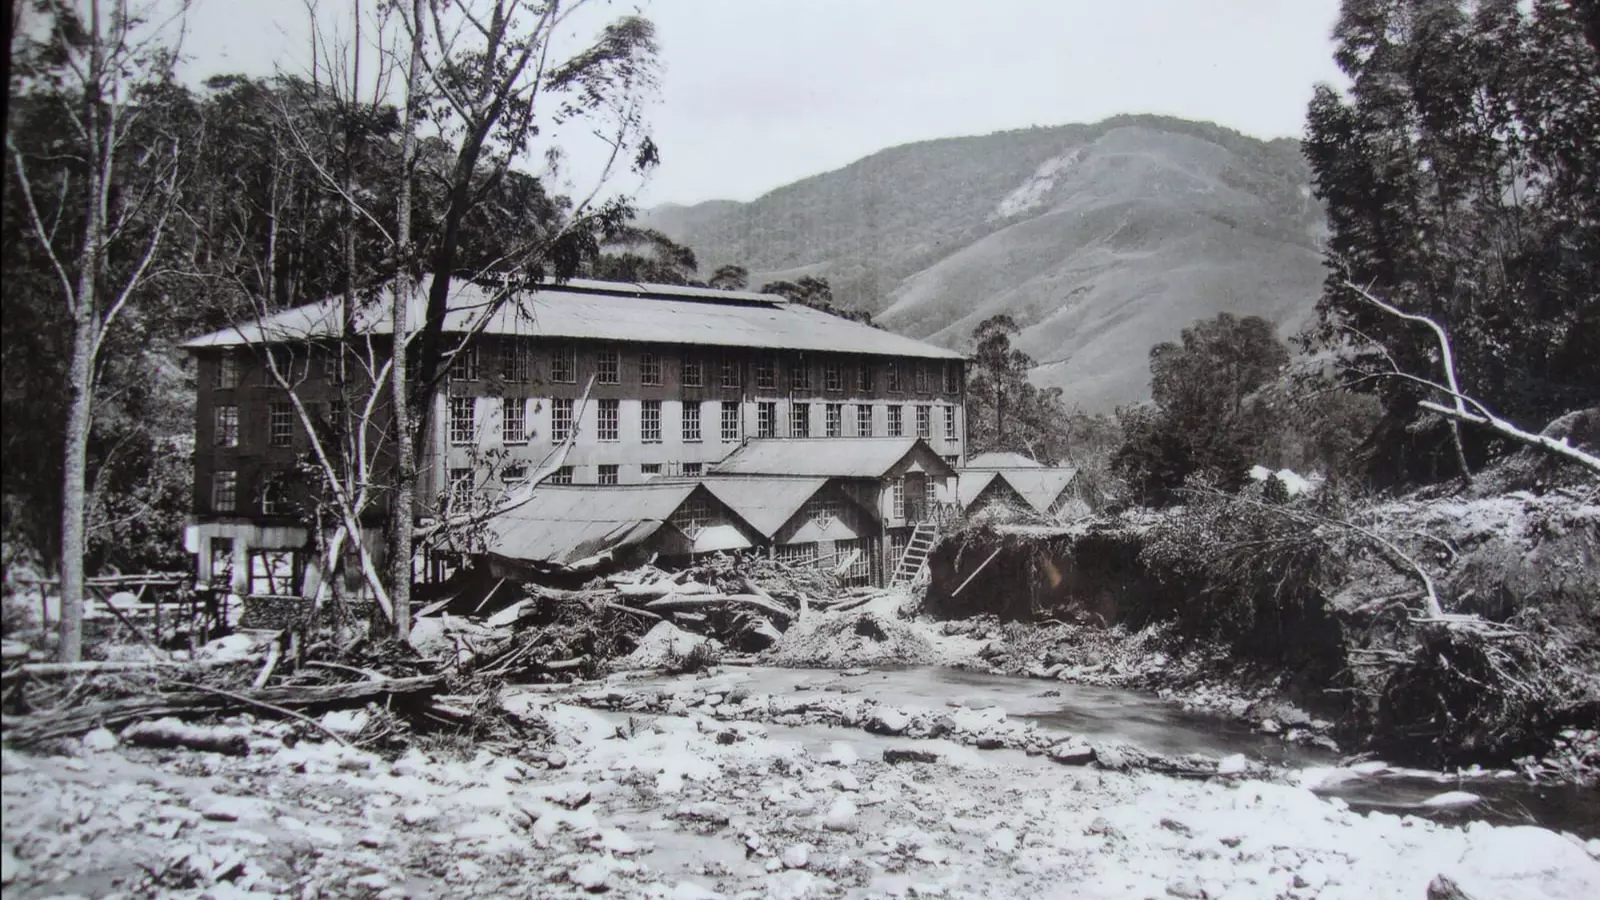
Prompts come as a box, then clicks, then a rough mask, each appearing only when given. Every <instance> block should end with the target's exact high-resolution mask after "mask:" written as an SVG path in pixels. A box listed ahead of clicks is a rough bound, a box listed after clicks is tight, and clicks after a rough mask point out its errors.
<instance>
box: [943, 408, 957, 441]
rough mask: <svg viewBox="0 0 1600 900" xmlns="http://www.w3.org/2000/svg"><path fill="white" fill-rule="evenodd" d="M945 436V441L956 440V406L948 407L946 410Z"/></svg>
mask: <svg viewBox="0 0 1600 900" xmlns="http://www.w3.org/2000/svg"><path fill="white" fill-rule="evenodd" d="M944 436H945V440H950V441H953V440H955V439H956V408H955V407H954V406H946V407H945V408H944Z"/></svg>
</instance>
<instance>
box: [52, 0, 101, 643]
mask: <svg viewBox="0 0 1600 900" xmlns="http://www.w3.org/2000/svg"><path fill="white" fill-rule="evenodd" d="M89 28H90V32H89V33H90V35H91V37H90V46H89V59H88V73H87V77H86V78H85V79H84V91H83V117H84V118H83V121H84V124H85V125H86V126H88V127H87V135H86V136H87V137H88V138H89V142H88V150H89V152H88V154H87V156H88V163H89V164H88V166H86V167H85V169H86V171H85V172H84V177H85V179H86V180H87V184H86V185H85V191H84V196H85V200H86V202H85V204H84V224H83V246H82V247H81V248H80V249H79V251H78V278H77V281H78V284H77V291H76V294H77V296H76V297H72V298H69V299H70V300H72V301H74V302H73V306H72V332H73V333H72V364H71V367H70V368H69V369H68V371H67V378H68V390H69V391H70V392H71V395H72V399H71V401H70V404H71V405H70V406H69V407H68V408H67V435H66V447H65V456H64V459H63V460H62V473H61V622H60V635H61V646H60V647H59V648H58V651H57V653H58V658H59V659H60V660H61V661H62V662H77V661H78V660H80V659H82V658H83V593H84V583H83V581H84V571H83V556H84V551H85V549H86V548H85V540H84V538H85V534H84V532H85V521H84V520H85V518H86V517H87V508H86V507H87V503H86V500H87V497H88V491H87V482H88V472H89V428H90V425H91V423H92V421H93V413H94V357H95V351H96V350H97V349H98V343H99V342H98V340H97V335H96V333H95V332H96V326H97V325H98V324H99V323H98V321H97V319H98V316H97V315H96V307H95V301H96V299H97V298H96V295H95V291H96V289H97V288H98V287H99V275H100V256H101V252H100V251H101V247H100V245H101V243H102V241H103V240H104V237H105V236H104V233H103V232H104V230H105V229H104V226H105V223H104V222H103V221H102V219H101V215H102V213H103V212H104V207H103V206H102V205H101V204H102V203H103V202H104V200H105V197H104V193H105V182H106V179H108V178H110V177H111V173H110V172H109V171H107V168H106V164H108V163H109V162H110V161H111V159H112V156H111V153H110V152H109V151H110V148H109V147H106V148H102V147H101V141H102V140H106V141H107V142H108V143H109V136H107V135H102V134H101V129H100V124H101V121H102V117H101V113H100V103H101V97H100V85H101V79H102V78H103V77H104V69H105V47H104V46H103V45H102V43H101V39H100V4H99V3H98V2H94V3H91V4H90V5H89Z"/></svg>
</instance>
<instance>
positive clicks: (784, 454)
mask: <svg viewBox="0 0 1600 900" xmlns="http://www.w3.org/2000/svg"><path fill="white" fill-rule="evenodd" d="M918 445H921V447H922V449H923V450H924V451H925V454H924V455H925V456H926V457H929V458H930V459H931V461H933V462H935V463H937V465H938V467H939V472H938V474H941V475H950V474H953V473H954V472H955V470H954V469H952V468H951V467H950V464H949V463H947V462H945V461H944V460H943V459H941V458H940V457H939V455H938V454H937V453H935V452H934V450H933V448H932V447H929V446H928V444H927V442H925V441H923V440H922V439H921V438H914V437H910V438H766V439H759V438H758V439H756V440H751V441H747V442H746V443H745V445H744V446H743V447H740V448H739V449H737V450H735V451H733V452H732V453H730V454H728V456H727V458H726V459H724V460H723V461H722V462H719V463H717V464H716V465H714V466H712V467H711V473H712V474H713V475H805V476H813V477H819V476H820V477H823V478H882V477H883V476H884V474H885V473H887V472H888V471H889V470H890V469H892V468H894V467H895V465H896V464H897V463H899V462H900V461H901V460H903V459H905V458H906V456H907V455H909V454H911V453H912V452H914V451H915V450H916V449H917V447H918Z"/></svg>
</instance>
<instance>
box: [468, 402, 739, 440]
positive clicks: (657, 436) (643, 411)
mask: <svg viewBox="0 0 1600 900" xmlns="http://www.w3.org/2000/svg"><path fill="white" fill-rule="evenodd" d="M574 403H575V401H573V400H571V399H570V398H566V399H557V400H552V401H550V440H551V441H552V442H554V443H558V444H559V443H561V442H562V441H565V440H567V439H568V438H570V437H571V436H572V419H573V413H574V412H575V407H574ZM595 406H596V414H595V431H596V435H597V437H598V438H599V439H600V440H602V441H616V440H621V434H622V401H620V400H599V401H596V404H595ZM719 413H720V419H719V420H718V425H719V426H720V431H719V436H720V437H721V439H722V441H723V442H724V443H735V442H737V441H738V440H739V439H740V437H741V436H742V435H741V433H740V431H741V429H740V419H739V404H738V402H737V401H731V400H725V401H723V402H722V403H721V404H720V406H719ZM700 414H701V410H700V404H698V403H686V404H684V405H683V407H682V409H681V415H680V421H679V435H680V436H681V439H682V440H684V441H686V442H690V443H693V442H698V441H702V440H704V439H705V437H704V433H703V430H702V428H701V418H700ZM477 416H478V404H477V401H476V399H475V398H472V397H451V398H450V420H449V423H448V427H449V432H450V443H452V444H455V445H457V446H470V445H472V444H475V443H477V437H478V421H477ZM529 437H530V435H529V432H528V420H527V405H526V404H525V402H524V401H522V400H517V399H512V400H502V401H500V440H501V441H502V442H503V443H507V444H523V443H527V442H528V440H529ZM639 438H640V440H641V441H643V442H644V443H647V444H658V443H661V441H662V439H663V437H662V418H661V401H660V400H645V401H643V402H642V403H641V404H640V406H639Z"/></svg>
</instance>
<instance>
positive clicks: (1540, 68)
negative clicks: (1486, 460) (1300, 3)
mask: <svg viewBox="0 0 1600 900" xmlns="http://www.w3.org/2000/svg"><path fill="white" fill-rule="evenodd" d="M1595 10H1596V7H1595V5H1594V4H1593V3H1590V2H1583V0H1532V2H1518V0H1480V2H1470V3H1469V2H1465V0H1345V2H1344V3H1343V5H1342V11H1341V16H1340V19H1339V23H1338V26H1337V29H1336V31H1335V39H1336V41H1337V50H1336V53H1335V59H1336V61H1337V62H1338V64H1339V67H1340V68H1341V69H1342V70H1343V71H1344V73H1345V74H1346V75H1347V76H1348V77H1349V79H1350V87H1349V89H1348V91H1340V90H1336V89H1335V88H1333V87H1331V86H1328V85H1322V86H1319V87H1318V88H1317V90H1316V93H1315V96H1314V98H1313V99H1312V101H1311V105H1310V109H1309V113H1308V117H1307V127H1306V140H1305V147H1304V150H1305V155H1306V158H1307V160H1308V161H1309V162H1310V164H1311V168H1312V172H1313V177H1314V183H1315V190H1316V194H1317V196H1318V197H1319V198H1320V199H1321V200H1322V201H1323V203H1324V204H1325V205H1326V208H1327V214H1328V226H1329V235H1328V242H1327V252H1328V258H1329V263H1330V268H1331V270H1332V271H1331V274H1330V275H1329V278H1328V281H1327V285H1326V288H1325V290H1324V292H1323V295H1322V298H1321V300H1320V301H1319V303H1318V307H1317V310H1318V320H1317V322H1316V324H1315V326H1314V327H1313V328H1312V329H1311V331H1310V332H1309V334H1308V335H1307V344H1308V345H1309V346H1312V347H1320V348H1332V349H1336V350H1340V351H1342V354H1341V369H1340V372H1339V375H1340V377H1341V378H1342V379H1343V380H1344V381H1346V382H1348V383H1352V384H1354V385H1356V386H1358V387H1359V388H1360V389H1361V390H1364V391H1371V392H1373V393H1375V394H1376V395H1377V396H1378V397H1379V398H1380V399H1381V400H1382V402H1383V405H1384V410H1385V420H1384V422H1383V424H1382V426H1381V427H1380V429H1379V431H1378V433H1377V434H1376V435H1375V436H1374V441H1373V443H1372V445H1371V449H1372V450H1373V451H1374V452H1373V453H1372V459H1373V462H1374V466H1373V472H1372V474H1373V475H1374V476H1375V477H1376V478H1377V479H1378V480H1379V481H1380V483H1385V484H1395V483H1404V482H1410V481H1416V480H1425V481H1426V480H1434V479H1438V478H1442V477H1448V476H1452V475H1455V474H1457V472H1456V468H1457V466H1456V463H1455V461H1454V460H1453V458H1452V454H1450V453H1447V452H1445V451H1446V446H1447V445H1445V444H1444V441H1443V438H1444V431H1443V429H1441V428H1439V427H1437V425H1436V423H1435V425H1434V426H1433V427H1430V426H1429V424H1428V423H1427V422H1426V421H1421V422H1419V421H1418V414H1417V411H1416V401H1417V400H1418V399H1420V398H1423V397H1427V398H1429V399H1433V400H1436V401H1438V400H1448V398H1446V397H1442V396H1440V394H1439V392H1437V391H1429V390H1428V389H1427V388H1425V387H1421V386H1419V385H1417V384H1415V383H1412V382H1409V381H1406V380H1403V379H1401V378H1397V377H1395V376H1394V372H1395V371H1396V370H1398V371H1399V372H1403V373H1405V374H1407V375H1412V376H1418V377H1421V378H1425V379H1428V380H1430V381H1433V382H1441V381H1443V374H1442V372H1441V368H1440V358H1439V354H1438V350H1437V344H1436V341H1435V339H1434V337H1433V335H1432V334H1431V333H1429V331H1428V330H1427V329H1426V328H1423V327H1419V326H1418V325H1415V324H1411V323H1406V322H1403V321H1401V320H1399V319H1397V318H1395V317H1393V316H1391V315H1389V314H1387V313H1385V312H1383V311H1381V310H1379V309H1378V308H1377V307H1375V306H1374V305H1372V304H1370V303H1367V302H1365V301H1363V300H1362V299H1361V298H1360V297H1359V296H1357V295H1356V294H1355V293H1354V292H1353V291H1351V290H1350V289H1348V288H1347V287H1346V284H1345V283H1346V282H1347V281H1348V282H1350V283H1353V284H1356V285H1360V286H1362V287H1364V288H1368V289H1370V290H1371V291H1372V293H1373V294H1375V295H1376V296H1379V297H1381V298H1384V299H1385V300H1387V301H1389V302H1391V303H1393V304H1394V305H1396V306H1398V307H1400V308H1401V309H1404V310H1406V311H1409V312H1413V313H1419V314H1422V315H1426V316H1429V317H1431V318H1432V319H1433V320H1435V321H1436V322H1438V323H1439V324H1441V325H1443V326H1444V327H1445V328H1446V329H1447V330H1448V331H1449V333H1450V336H1451V339H1452V342H1453V344H1454V349H1455V357H1456V365H1457V369H1458V372H1459V374H1460V378H1461V384H1462V390H1463V391H1464V392H1465V393H1466V394H1468V395H1471V396H1473V397H1476V398H1478V399H1480V400H1482V401H1483V402H1484V403H1486V404H1487V405H1488V406H1489V407H1491V408H1492V409H1494V410H1495V411H1496V412H1497V413H1499V414H1500V415H1502V416H1504V417H1505V418H1507V419H1509V420H1511V421H1513V422H1516V423H1518V424H1520V425H1521V426H1523V427H1525V428H1531V429H1532V430H1535V431H1537V430H1538V429H1539V428H1540V427H1542V426H1543V425H1544V424H1545V423H1546V422H1548V421H1550V420H1551V419H1553V418H1554V417H1556V416H1557V415H1559V414H1561V413H1563V412H1565V411H1567V410H1570V409H1573V408H1576V407H1579V406H1583V405H1587V404H1592V403H1593V402H1594V399H1595V396H1596V385H1600V40H1597V35H1600V28H1597V26H1596V24H1595V23H1596V15H1597V14H1596V11H1595ZM1465 437H1467V439H1468V442H1469V443H1468V448H1467V449H1468V456H1469V457H1470V459H1471V460H1472V462H1473V464H1474V465H1476V464H1478V463H1479V462H1481V460H1482V459H1483V457H1484V455H1485V453H1486V451H1488V450H1491V449H1492V448H1490V447H1487V446H1486V445H1485V438H1484V435H1483V433H1482V432H1476V431H1473V432H1468V433H1466V434H1465Z"/></svg>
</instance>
